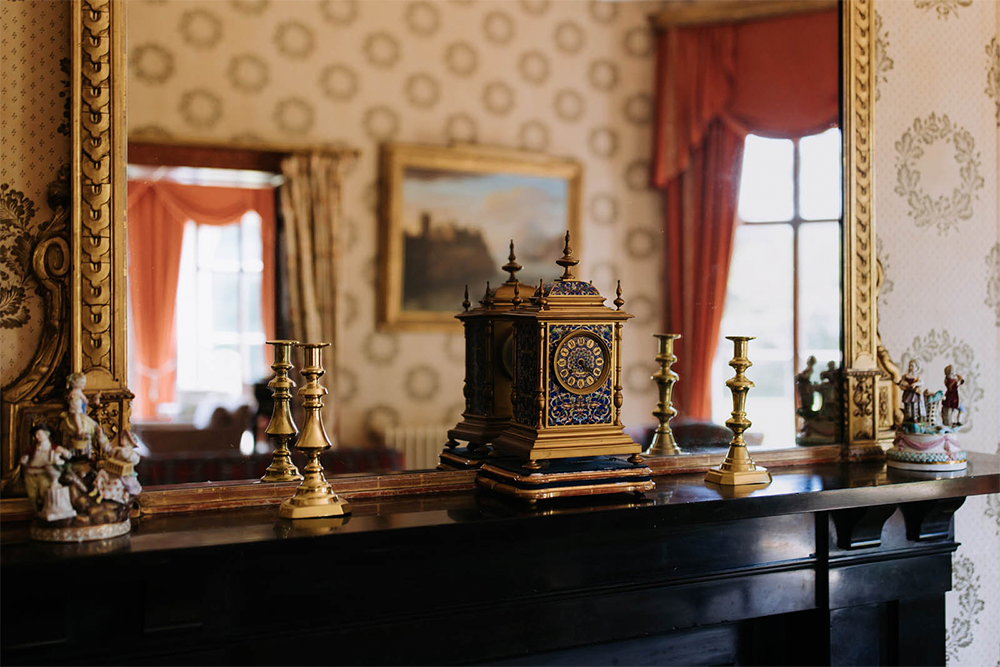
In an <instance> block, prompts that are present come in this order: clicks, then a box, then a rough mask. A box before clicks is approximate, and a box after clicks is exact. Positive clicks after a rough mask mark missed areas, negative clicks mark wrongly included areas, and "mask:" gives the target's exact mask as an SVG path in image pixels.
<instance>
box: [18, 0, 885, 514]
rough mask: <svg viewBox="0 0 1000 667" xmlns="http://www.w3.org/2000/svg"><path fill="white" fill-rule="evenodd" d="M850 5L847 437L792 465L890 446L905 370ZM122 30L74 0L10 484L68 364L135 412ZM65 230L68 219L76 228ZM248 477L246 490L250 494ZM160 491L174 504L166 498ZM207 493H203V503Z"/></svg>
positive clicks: (862, 49)
mask: <svg viewBox="0 0 1000 667" xmlns="http://www.w3.org/2000/svg"><path fill="white" fill-rule="evenodd" d="M842 7H843V19H844V20H843V27H844V29H843V37H842V38H843V53H844V68H843V86H844V113H843V119H844V127H843V130H844V132H843V134H844V166H845V188H844V223H845V224H844V254H843V257H844V259H843V277H844V278H843V281H844V290H843V292H844V305H843V309H844V310H843V319H844V368H845V373H846V400H845V406H844V410H845V415H844V422H843V423H844V438H843V441H844V443H845V445H844V446H840V447H820V448H799V449H800V450H803V451H802V452H801V453H798V452H792V451H791V450H784V451H783V452H779V453H775V454H774V456H773V457H772V456H768V457H758V458H759V459H760V460H761V461H762V462H763V460H764V458H767V459H768V460H770V459H772V458H776V459H777V460H780V461H783V462H785V463H789V462H799V461H805V460H812V461H815V460H820V459H825V460H830V459H833V458H838V457H840V458H845V459H856V458H859V457H865V456H869V455H872V454H881V451H882V448H881V446H880V443H884V442H885V441H886V438H887V436H888V437H891V428H892V420H893V414H894V405H895V401H896V399H895V392H894V390H893V386H892V384H891V379H890V377H888V376H890V375H891V374H893V373H894V372H898V369H895V366H894V365H893V364H892V362H891V360H890V359H889V358H888V355H887V354H886V353H885V351H884V350H883V349H881V346H880V345H879V339H878V328H877V324H878V314H877V310H876V302H875V297H876V293H877V282H878V267H877V263H876V258H875V220H874V216H873V211H872V201H873V198H872V163H873V160H872V150H873V144H872V114H873V104H874V96H873V93H874V82H873V69H872V67H871V59H872V55H873V52H874V34H873V32H872V27H873V26H872V24H873V16H872V2H871V0H845V1H844V3H843V5H842ZM124 31H125V6H124V2H123V1H122V0H73V3H72V44H71V48H72V63H73V69H72V118H71V124H72V147H73V148H72V151H73V152H72V169H71V184H70V185H71V201H70V205H69V206H68V207H67V208H64V209H61V210H57V213H56V217H57V218H59V217H60V216H62V218H61V219H64V218H65V216H67V215H68V216H69V217H70V224H69V228H68V233H64V232H61V231H60V232H54V233H52V234H50V235H48V236H43V238H42V239H41V242H40V243H39V245H38V246H37V247H36V248H35V250H34V270H35V273H36V275H37V277H38V279H39V283H40V284H41V285H42V286H43V289H44V290H45V292H46V299H45V315H44V329H43V331H42V335H41V340H40V341H39V347H38V350H37V352H36V353H35V356H34V358H33V360H32V362H31V364H30V365H29V368H28V371H26V372H25V374H24V375H22V376H21V377H20V378H19V379H18V380H17V381H15V382H14V383H13V384H12V385H10V386H8V387H6V388H5V389H4V390H3V405H2V413H3V432H2V443H0V445H2V450H0V451H2V473H3V481H4V486H5V489H4V491H5V495H15V496H16V495H19V493H18V488H17V472H18V471H17V461H18V459H19V457H20V452H19V443H21V442H24V441H25V438H26V436H27V432H28V429H29V428H30V425H31V423H32V422H34V421H37V420H46V421H54V420H55V419H57V418H58V415H59V412H60V410H62V403H63V392H64V386H65V385H64V382H65V376H66V374H67V373H68V372H73V371H75V372H83V373H86V375H87V377H88V387H87V389H88V392H92V393H96V392H97V391H101V392H102V401H103V407H102V408H101V413H100V415H99V416H100V420H101V422H102V424H103V425H104V426H105V429H106V430H107V431H108V434H109V436H112V437H113V438H114V437H117V435H118V433H120V432H121V430H122V429H124V428H125V427H126V425H127V424H128V422H129V401H130V399H131V394H130V393H129V391H128V388H127V386H126V377H127V376H126V347H125V346H126V331H125V312H126V311H125V233H126V227H125V194H126V193H125V188H126V181H125V150H124V148H125V141H126V137H125V108H126V100H125V76H126V54H125V34H124ZM53 227H54V228H57V229H65V226H64V225H53ZM703 458H704V457H703ZM711 464H712V462H711V461H707V460H706V461H700V460H698V461H696V460H693V459H691V458H688V459H684V460H680V461H677V462H670V463H664V464H663V465H656V466H655V467H657V468H660V469H662V468H668V467H669V468H673V469H697V468H704V467H707V465H711ZM419 474H422V475H426V473H419ZM404 477H407V476H406V475H402V476H399V477H398V478H394V479H395V480H396V482H395V484H394V485H395V486H399V485H400V484H402V483H403V481H404V480H403V478H404ZM379 479H381V478H379ZM463 479H464V477H463ZM469 481H470V483H471V477H470V480H469ZM376 482H377V483H376ZM376 482H373V484H375V486H377V487H379V488H381V486H382V485H383V483H384V482H381V481H377V480H376ZM456 483H457V482H456ZM402 485H403V486H406V484H402ZM223 486H225V485H218V488H217V489H215V490H214V491H212V490H210V489H205V490H202V491H199V493H198V494H195V495H196V496H198V497H202V496H204V493H206V492H208V491H212V493H214V494H215V495H213V498H215V496H217V495H219V494H221V495H226V494H225V493H223V492H222V489H223ZM232 488H237V487H235V486H234V487H232ZM239 488H240V489H242V490H241V491H240V493H242V494H244V496H245V495H246V494H247V493H249V491H248V490H247V489H246V488H244V487H239ZM366 488H367V487H366ZM373 488H374V487H373ZM289 492H290V491H289ZM22 493H23V491H22ZM159 493H161V494H162V493H167V492H159ZM188 493H189V494H190V490H188ZM154 495H155V493H154ZM250 495H253V494H252V493H251V494H250ZM271 495H273V493H272V494H271ZM244 496H240V498H243V497H244ZM247 497H249V496H247ZM16 501H17V499H15V503H16ZM149 502H154V503H156V502H159V503H167V502H168V501H167V500H164V499H163V498H160V497H159V496H156V497H155V498H153V497H151V500H150V501H149ZM198 502H199V501H197V500H194V501H191V503H192V504H195V505H197V503H198ZM234 502H235V501H234ZM241 502H242V501H241ZM3 503H4V504H3V514H5V515H8V514H9V513H10V508H11V507H12V505H11V501H9V500H5V501H3ZM23 504H24V503H23V502H21V503H19V504H18V506H20V505H23ZM22 509H23V508H22Z"/></svg>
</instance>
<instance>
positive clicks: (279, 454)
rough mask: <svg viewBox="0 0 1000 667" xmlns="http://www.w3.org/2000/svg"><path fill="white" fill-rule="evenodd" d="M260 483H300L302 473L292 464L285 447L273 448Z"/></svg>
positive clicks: (289, 454) (289, 453)
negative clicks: (269, 463)
mask: <svg viewBox="0 0 1000 667" xmlns="http://www.w3.org/2000/svg"><path fill="white" fill-rule="evenodd" d="M260 481H262V482H301V481H302V473H300V472H299V469H298V468H297V467H296V466H295V464H294V463H292V454H291V452H289V451H288V448H287V447H275V448H274V455H273V456H272V458H271V465H269V466H267V470H265V471H264V476H263V477H261V478H260Z"/></svg>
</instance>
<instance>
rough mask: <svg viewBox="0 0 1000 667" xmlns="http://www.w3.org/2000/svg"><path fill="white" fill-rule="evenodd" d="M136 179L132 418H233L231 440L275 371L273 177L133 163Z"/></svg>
mask: <svg viewBox="0 0 1000 667" xmlns="http://www.w3.org/2000/svg"><path fill="white" fill-rule="evenodd" d="M129 177H130V178H129V212H128V213H129V219H128V224H129V251H128V278H129V287H128V290H129V298H128V304H129V310H128V317H129V322H128V332H129V385H130V387H132V388H133V391H134V392H135V394H136V398H135V400H134V401H133V421H135V422H138V423H150V422H164V421H165V422H175V423H183V424H193V425H195V426H197V427H198V428H199V429H204V428H208V427H209V426H211V425H213V424H214V425H215V426H219V425H220V424H222V423H223V422H226V424H227V428H228V427H229V426H231V427H232V430H234V434H235V435H234V437H232V438H229V439H230V440H233V441H234V442H235V441H236V440H237V439H238V436H239V433H240V432H241V431H242V430H243V429H244V428H245V427H246V424H247V423H248V421H249V420H248V417H247V413H249V414H251V415H252V414H253V412H254V411H255V410H256V401H255V398H254V385H255V384H256V383H259V382H261V381H262V380H263V379H265V378H266V377H267V376H268V375H269V374H270V371H269V369H268V367H267V363H268V360H267V359H266V357H265V350H264V348H265V340H266V339H267V334H268V332H271V331H273V329H274V328H275V321H274V320H275V317H276V313H275V305H274V304H275V295H274V291H275V288H274V279H273V276H274V257H275V230H276V220H275V214H274V185H275V183H274V178H275V177H274V175H273V174H266V173H264V172H253V171H246V170H228V169H226V170H224V169H206V168H190V167H143V166H136V165H129ZM230 422H231V424H230ZM219 428H221V426H219ZM146 431H148V432H146ZM146 431H144V433H145V435H146V436H147V438H148V437H150V435H149V434H150V433H152V431H151V430H149V429H146Z"/></svg>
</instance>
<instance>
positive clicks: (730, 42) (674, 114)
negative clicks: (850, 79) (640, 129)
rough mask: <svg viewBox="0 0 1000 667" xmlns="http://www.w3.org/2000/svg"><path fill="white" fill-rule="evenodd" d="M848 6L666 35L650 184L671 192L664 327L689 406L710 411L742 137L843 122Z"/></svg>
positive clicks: (660, 51)
mask: <svg viewBox="0 0 1000 667" xmlns="http://www.w3.org/2000/svg"><path fill="white" fill-rule="evenodd" d="M838 44H839V30H838V13H837V12H836V11H825V12H816V13H812V14H805V15H800V16H792V17H784V18H778V19H770V20H765V21H752V22H747V23H742V24H738V25H734V24H726V25H712V26H699V27H690V28H670V29H667V30H664V31H662V32H661V33H660V34H659V36H658V41H657V56H656V110H655V116H654V117H655V126H654V130H653V131H654V137H653V141H654V148H653V151H654V154H653V162H652V168H651V174H650V181H651V185H652V186H653V187H655V188H658V189H660V190H662V191H663V225H664V239H665V243H666V249H665V250H666V252H665V257H666V270H665V271H664V283H665V284H664V289H663V294H664V304H663V305H664V308H663V312H664V327H665V330H666V331H671V332H675V333H680V334H681V335H682V336H683V338H682V339H680V340H679V341H677V343H676V354H677V357H678V361H677V363H676V364H675V366H674V368H675V370H677V372H678V374H679V375H680V378H681V381H680V382H678V383H677V385H676V386H675V387H674V392H673V402H674V406H675V407H676V408H677V410H678V412H679V414H681V415H683V416H686V417H690V418H693V419H699V420H707V419H710V417H711V394H712V388H711V365H712V358H713V356H714V354H715V346H716V342H717V339H718V336H719V326H720V325H721V322H722V310H723V306H724V304H725V295H726V283H727V280H728V277H729V264H730V260H731V259H732V251H733V236H734V233H735V228H736V206H737V203H738V196H739V184H740V167H741V163H742V156H743V141H744V139H745V137H746V135H747V133H749V132H753V133H755V134H761V135H766V136H777V137H797V136H804V135H808V134H815V133H817V132H821V131H823V130H825V129H827V128H829V127H833V126H836V124H837V120H838V116H839V111H840V102H839V100H840V92H839V62H838V58H839V56H838Z"/></svg>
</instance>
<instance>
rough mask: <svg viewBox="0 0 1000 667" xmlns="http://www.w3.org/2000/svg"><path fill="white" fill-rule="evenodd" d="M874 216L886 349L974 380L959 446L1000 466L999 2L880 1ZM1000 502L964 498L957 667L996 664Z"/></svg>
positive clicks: (957, 563)
mask: <svg viewBox="0 0 1000 667" xmlns="http://www.w3.org/2000/svg"><path fill="white" fill-rule="evenodd" d="M874 7H875V10H876V15H877V19H876V27H877V38H878V42H877V43H876V48H875V60H876V65H875V69H876V74H877V76H878V88H877V95H876V103H875V200H876V201H875V213H876V216H877V218H878V233H879V239H878V241H879V242H878V255H879V257H880V258H881V259H882V263H883V268H884V269H885V279H884V281H883V291H882V293H881V294H880V296H879V322H880V328H881V331H882V339H883V342H884V343H885V345H886V347H887V348H888V349H889V350H890V352H891V353H892V355H893V357H894V358H895V360H896V361H897V363H901V364H905V362H906V361H908V360H909V359H914V358H915V359H919V360H920V362H921V363H922V364H923V368H924V372H923V375H922V379H923V381H924V383H925V384H926V385H927V386H928V387H929V388H931V389H932V390H933V389H934V388H940V387H941V386H942V385H943V378H944V367H945V366H946V365H948V364H953V365H954V366H955V368H956V370H957V372H958V373H960V374H961V375H962V376H963V377H964V378H965V380H966V383H965V386H964V387H963V389H964V391H963V394H962V398H963V401H964V402H965V406H966V409H967V411H968V412H967V424H966V425H965V427H964V428H963V430H962V434H961V438H962V445H963V446H964V447H965V448H967V449H969V450H972V451H980V452H989V453H1000V445H998V444H997V442H998V441H1000V437H998V435H997V434H998V432H1000V375H998V372H997V369H998V368H1000V243H998V242H1000V216H998V209H997V207H998V201H997V190H998V176H1000V174H998V169H997V164H998V162H997V160H998V153H997V151H998V141H1000V133H998V129H997V128H998V125H997V123H998V118H1000V115H998V113H1000V112H998V109H1000V106H998V105H1000V102H998V90H1000V84H998V81H1000V78H998V77H1000V64H998V58H1000V49H998V47H997V28H998V24H1000V2H996V1H994V0H911V1H910V2H899V1H881V0H875V1H874ZM998 507H1000V499H998V498H997V496H991V497H988V498H987V497H975V498H969V499H968V500H967V501H966V502H965V505H964V506H963V507H962V509H961V510H960V511H959V512H958V513H957V514H956V515H955V516H956V532H957V535H958V540H959V541H960V542H961V543H962V546H961V547H959V550H958V552H957V553H956V554H955V558H954V561H953V570H954V571H953V588H954V590H952V592H951V593H949V594H948V596H947V612H948V626H947V654H948V662H949V664H953V665H997V664H1000V644H998V643H997V640H996V637H997V629H998V628H1000V559H998V558H997V557H996V554H997V553H998V552H1000V517H998V512H997V508H998Z"/></svg>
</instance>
